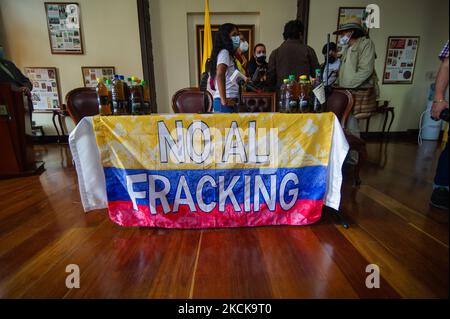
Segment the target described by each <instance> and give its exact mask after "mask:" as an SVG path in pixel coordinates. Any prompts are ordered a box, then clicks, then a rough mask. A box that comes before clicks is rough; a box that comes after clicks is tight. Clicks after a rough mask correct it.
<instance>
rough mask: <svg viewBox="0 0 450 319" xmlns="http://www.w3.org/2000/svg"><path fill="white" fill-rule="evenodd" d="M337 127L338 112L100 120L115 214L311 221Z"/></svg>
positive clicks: (138, 220) (157, 222) (228, 222)
mask: <svg viewBox="0 0 450 319" xmlns="http://www.w3.org/2000/svg"><path fill="white" fill-rule="evenodd" d="M336 123H338V122H337V120H336V118H335V116H334V114H333V113H323V114H282V113H235V114H220V115H218V114H167V115H163V114H161V115H148V116H108V117H105V116H96V117H95V118H94V120H93V124H94V131H95V135H96V141H97V145H98V148H99V153H100V157H101V163H102V166H103V168H104V173H105V180H106V192H107V200H108V209H109V215H110V218H111V219H112V220H113V221H114V222H116V223H117V224H119V225H122V226H150V227H163V228H210V227H242V226H261V225H305V224H311V223H314V222H316V221H317V220H319V219H320V217H321V210H322V206H323V203H324V198H325V195H326V192H327V188H328V187H329V179H330V174H329V172H328V164H329V160H330V151H331V148H332V135H333V128H334V126H335V125H336ZM337 125H339V124H337ZM339 129H340V127H339ZM341 157H342V156H341ZM340 164H342V163H340ZM340 164H339V169H340ZM339 174H340V173H339ZM339 176H340V175H339ZM340 182H341V180H340V179H339V180H338V188H340ZM334 188H336V187H334ZM328 191H329V190H328ZM334 192H335V193H336V189H335V190H334ZM337 193H339V189H338V191H337ZM333 196H336V194H335V195H333ZM337 196H338V197H339V196H340V195H339V194H337ZM339 200H340V197H339ZM339 200H338V203H337V206H339ZM334 202H336V201H334ZM336 208H337V207H336Z"/></svg>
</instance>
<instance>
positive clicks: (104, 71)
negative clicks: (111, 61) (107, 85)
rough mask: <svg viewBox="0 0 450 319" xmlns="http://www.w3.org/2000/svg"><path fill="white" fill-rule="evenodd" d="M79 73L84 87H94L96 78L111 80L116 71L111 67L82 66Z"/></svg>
mask: <svg viewBox="0 0 450 319" xmlns="http://www.w3.org/2000/svg"><path fill="white" fill-rule="evenodd" d="M81 73H82V74H83V84H84V86H85V87H96V86H97V84H98V82H97V78H105V79H107V80H112V79H113V76H114V74H115V73H116V69H115V67H113V66H82V67H81Z"/></svg>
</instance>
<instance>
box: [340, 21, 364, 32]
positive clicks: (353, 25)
mask: <svg viewBox="0 0 450 319" xmlns="http://www.w3.org/2000/svg"><path fill="white" fill-rule="evenodd" d="M348 30H360V31H362V32H364V33H366V30H365V28H364V27H363V25H362V22H361V19H360V18H350V19H348V20H347V21H346V22H345V23H343V24H341V25H340V26H339V28H338V29H337V30H336V31H334V32H333V34H338V33H340V32H342V31H348Z"/></svg>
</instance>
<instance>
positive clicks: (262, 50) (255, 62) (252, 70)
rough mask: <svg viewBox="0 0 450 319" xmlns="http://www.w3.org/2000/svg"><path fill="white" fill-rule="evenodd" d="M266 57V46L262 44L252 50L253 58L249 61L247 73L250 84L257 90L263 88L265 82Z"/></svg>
mask: <svg viewBox="0 0 450 319" xmlns="http://www.w3.org/2000/svg"><path fill="white" fill-rule="evenodd" d="M266 57H267V55H266V46H265V45H264V44H262V43H258V44H257V45H255V47H254V48H253V56H252V58H251V59H250V62H249V64H248V70H247V71H248V74H249V76H250V78H251V81H252V83H253V84H254V85H255V86H256V87H258V88H263V87H264V85H265V82H266V74H267V67H268V64H267V62H266Z"/></svg>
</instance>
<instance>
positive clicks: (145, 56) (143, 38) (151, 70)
mask: <svg viewBox="0 0 450 319" xmlns="http://www.w3.org/2000/svg"><path fill="white" fill-rule="evenodd" d="M136 1H137V11H138V22H139V38H140V42H141V57H142V72H143V74H144V80H145V81H147V83H148V84H149V86H150V99H151V105H152V113H157V112H158V107H157V103H156V86H155V66H154V60H153V43H152V30H151V25H150V3H149V0H136Z"/></svg>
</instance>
